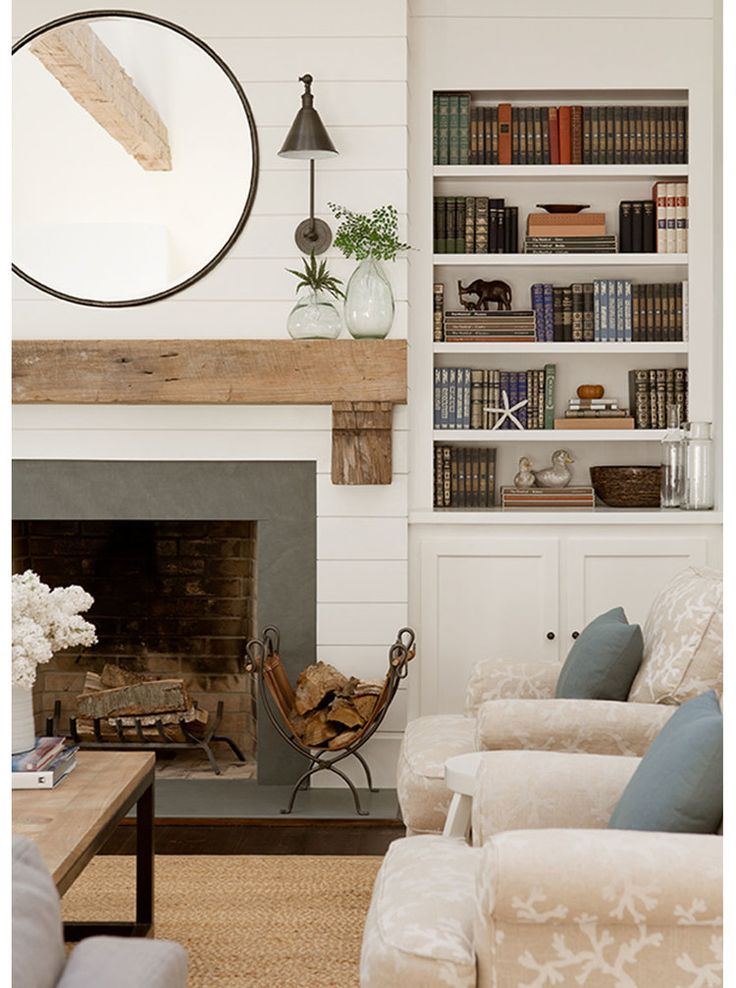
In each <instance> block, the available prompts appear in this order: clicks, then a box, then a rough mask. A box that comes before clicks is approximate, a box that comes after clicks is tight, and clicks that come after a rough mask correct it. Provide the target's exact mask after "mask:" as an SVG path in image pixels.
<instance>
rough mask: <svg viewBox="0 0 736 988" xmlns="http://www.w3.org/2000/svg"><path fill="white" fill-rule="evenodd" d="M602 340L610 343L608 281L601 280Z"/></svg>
mask: <svg viewBox="0 0 736 988" xmlns="http://www.w3.org/2000/svg"><path fill="white" fill-rule="evenodd" d="M599 294H600V302H599V305H600V341H601V343H608V282H607V281H601V282H600V293H599Z"/></svg>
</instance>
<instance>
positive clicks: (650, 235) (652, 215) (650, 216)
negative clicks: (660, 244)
mask: <svg viewBox="0 0 736 988" xmlns="http://www.w3.org/2000/svg"><path fill="white" fill-rule="evenodd" d="M654 206H655V204H654V202H652V200H651V199H645V200H644V202H643V203H642V209H643V215H642V248H641V249H642V251H643V252H644V253H645V254H653V253H654V252H655V250H656V244H657V240H656V220H657V212H656V209H655V208H654Z"/></svg>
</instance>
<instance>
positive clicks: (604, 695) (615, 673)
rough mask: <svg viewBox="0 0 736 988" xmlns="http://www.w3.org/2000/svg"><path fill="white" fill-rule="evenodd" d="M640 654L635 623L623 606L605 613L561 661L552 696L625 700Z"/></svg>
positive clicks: (638, 633) (588, 626)
mask: <svg viewBox="0 0 736 988" xmlns="http://www.w3.org/2000/svg"><path fill="white" fill-rule="evenodd" d="M643 651H644V639H643V638H642V634H641V628H640V627H639V625H638V624H629V622H628V621H627V620H626V615H625V614H624V609H623V607H614V608H613V610H610V611H606V613H605V614H601V615H600V617H597V618H596V619H595V620H594V621H591V622H590V624H589V625H587V627H586V628H585V629H584V630H583V632H582V633H581V635H580V637H579V638H578V639H577V641H576V642H575V644H574V645H573V647H572V648H571V649H570V652H569V654H568V656H567V658H566V659H565V664H564V665H563V667H562V670H561V672H560V678H559V679H558V680H557V688H556V690H555V696H556V697H557V698H558V699H564V700H626V698H627V697H628V695H629V690H630V689H631V684H632V683H633V681H634V677H635V676H636V674H637V672H638V670H639V666H640V665H641V659H642V654H643Z"/></svg>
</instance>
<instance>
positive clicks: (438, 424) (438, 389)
mask: <svg viewBox="0 0 736 988" xmlns="http://www.w3.org/2000/svg"><path fill="white" fill-rule="evenodd" d="M433 428H435V429H441V428H442V371H441V370H440V368H439V367H435V369H434V419H433Z"/></svg>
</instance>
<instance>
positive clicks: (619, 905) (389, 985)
mask: <svg viewBox="0 0 736 988" xmlns="http://www.w3.org/2000/svg"><path fill="white" fill-rule="evenodd" d="M638 764H639V759H638V758H635V757H627V756H620V755H596V754H568V753H565V752H539V751H501V752H488V753H487V754H485V755H484V756H483V760H482V765H481V768H480V772H479V776H478V786H477V792H476V797H475V800H474V806H473V834H474V841H475V844H476V846H474V847H470V846H468V845H466V844H465V843H464V842H462V841H459V840H457V839H455V840H453V839H450V838H445V837H440V836H436V835H434V836H420V837H410V838H403V839H401V840H397V841H395V842H394V843H393V844H391V846H390V848H389V850H388V853H387V854H386V858H385V860H384V863H383V865H382V867H381V870H380V871H379V873H378V876H377V878H376V883H375V888H374V892H373V900H372V903H371V907H370V911H369V914H368V918H367V920H366V926H365V931H364V938H363V949H362V955H361V980H360V984H361V988H395V986H396V985H401V988H435V986H437V988H440V986H443V988H447V986H452V988H476V986H477V988H499V986H519V988H547V986H550V985H560V986H562V985H576V984H585V986H586V988H604V986H605V988H611V986H613V985H631V986H633V985H640V986H642V988H643V986H645V985H646V988H673V986H675V985H679V986H681V988H695V986H703V985H708V986H709V988H713V986H716V985H720V984H721V970H722V960H721V952H722V919H721V916H722V904H721V896H722V890H721V884H722V879H721V873H722V843H723V839H722V837H719V836H716V835H712V836H711V835H699V834H666V833H644V832H636V831H624V830H608V829H606V824H607V821H608V819H609V817H610V814H611V812H612V810H613V807H614V806H615V804H616V802H617V801H618V799H619V797H620V794H621V792H622V791H623V789H624V788H625V786H626V783H627V782H628V780H629V778H630V777H631V775H632V774H633V772H634V770H635V768H636V766H637V765H638Z"/></svg>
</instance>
